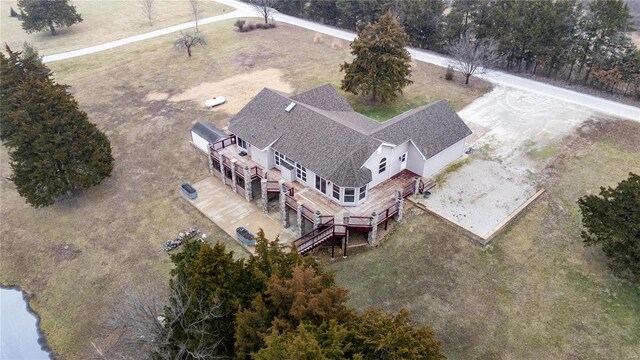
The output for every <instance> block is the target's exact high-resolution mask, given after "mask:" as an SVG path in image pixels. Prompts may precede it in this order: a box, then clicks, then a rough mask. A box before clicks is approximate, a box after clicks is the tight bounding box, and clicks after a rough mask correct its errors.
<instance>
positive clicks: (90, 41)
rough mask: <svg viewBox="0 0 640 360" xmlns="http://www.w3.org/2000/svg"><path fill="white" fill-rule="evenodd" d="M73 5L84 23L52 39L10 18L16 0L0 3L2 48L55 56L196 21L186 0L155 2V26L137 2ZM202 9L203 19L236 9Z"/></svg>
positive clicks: (96, 0) (80, 1)
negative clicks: (27, 46)
mask: <svg viewBox="0 0 640 360" xmlns="http://www.w3.org/2000/svg"><path fill="white" fill-rule="evenodd" d="M72 4H73V5H75V6H76V10H77V12H78V13H79V14H80V15H81V16H82V19H83V21H82V22H81V23H79V24H76V25H73V26H70V27H68V28H61V29H59V33H58V35H56V36H51V33H50V32H48V31H44V32H40V33H32V34H27V33H26V32H25V31H24V29H22V23H21V22H20V21H19V20H18V19H16V18H11V17H9V13H10V9H11V8H12V7H13V9H14V10H15V11H18V12H19V10H18V6H17V0H0V19H2V21H0V39H1V40H2V44H3V47H4V43H5V42H6V43H7V44H8V45H9V46H10V47H11V48H12V49H13V50H19V49H22V44H23V43H24V42H25V41H27V42H29V43H31V44H33V45H35V46H36V47H37V48H38V50H39V52H40V55H53V54H57V53H60V52H63V51H69V50H75V49H80V48H83V47H87V46H92V45H98V44H102V43H105V42H109V41H113V40H118V39H122V38H125V37H127V36H132V35H138V34H142V33H145V32H149V31H153V30H157V29H162V28H165V27H167V26H171V25H176V24H181V23H184V22H188V21H192V20H193V18H192V15H191V9H190V6H189V2H188V1H187V0H157V1H155V13H154V16H153V18H152V19H153V25H150V24H149V20H148V19H147V17H146V14H145V13H144V11H143V10H142V7H141V5H140V3H139V2H138V1H135V0H75V1H72ZM200 6H201V8H202V13H201V15H200V16H201V18H205V17H211V16H216V15H220V14H223V13H225V12H230V11H232V10H233V9H232V8H230V7H228V6H224V5H222V4H218V3H216V2H213V1H200Z"/></svg>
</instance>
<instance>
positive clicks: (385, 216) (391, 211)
mask: <svg viewBox="0 0 640 360" xmlns="http://www.w3.org/2000/svg"><path fill="white" fill-rule="evenodd" d="M399 209H400V208H399V205H398V202H395V201H394V202H393V203H392V204H391V205H389V207H387V208H386V209H384V210H382V211H381V212H380V213H379V214H378V225H380V224H382V223H383V222H385V221H387V220H389V218H391V217H393V216H395V215H396V214H397V213H398V210H399Z"/></svg>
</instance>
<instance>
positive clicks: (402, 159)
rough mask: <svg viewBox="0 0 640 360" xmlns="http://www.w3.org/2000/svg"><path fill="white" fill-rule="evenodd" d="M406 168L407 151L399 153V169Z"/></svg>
mask: <svg viewBox="0 0 640 360" xmlns="http://www.w3.org/2000/svg"><path fill="white" fill-rule="evenodd" d="M406 168H407V153H404V154H402V155H400V171H402V170H404V169H406Z"/></svg>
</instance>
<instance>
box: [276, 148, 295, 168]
mask: <svg viewBox="0 0 640 360" xmlns="http://www.w3.org/2000/svg"><path fill="white" fill-rule="evenodd" d="M273 159H274V161H275V163H276V165H282V163H287V164H289V166H290V167H291V168H294V167H295V166H296V162H295V161H293V160H291V159H289V158H288V157H286V156H284V155H283V154H282V153H279V152H277V151H275V150H274V151H273Z"/></svg>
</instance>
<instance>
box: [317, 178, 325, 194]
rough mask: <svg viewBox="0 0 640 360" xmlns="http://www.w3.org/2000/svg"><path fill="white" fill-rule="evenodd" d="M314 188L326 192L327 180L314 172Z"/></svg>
mask: <svg viewBox="0 0 640 360" xmlns="http://www.w3.org/2000/svg"><path fill="white" fill-rule="evenodd" d="M316 190H318V191H320V192H321V193H323V194H326V193H327V180H325V179H323V178H321V177H320V176H318V175H317V174H316Z"/></svg>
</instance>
